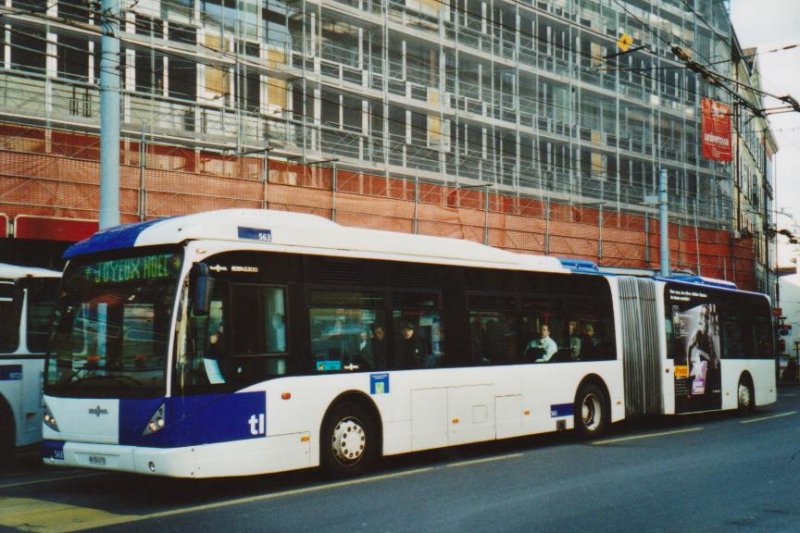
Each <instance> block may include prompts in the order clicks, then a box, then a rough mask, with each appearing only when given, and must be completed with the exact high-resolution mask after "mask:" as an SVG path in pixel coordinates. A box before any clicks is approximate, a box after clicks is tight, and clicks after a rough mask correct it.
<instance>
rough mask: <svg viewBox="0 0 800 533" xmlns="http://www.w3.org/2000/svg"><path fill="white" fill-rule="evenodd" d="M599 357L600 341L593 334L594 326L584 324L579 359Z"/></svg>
mask: <svg viewBox="0 0 800 533" xmlns="http://www.w3.org/2000/svg"><path fill="white" fill-rule="evenodd" d="M600 355H601V354H600V339H599V338H598V337H596V336H595V334H594V326H593V325H591V324H586V325H584V326H583V335H581V359H583V360H592V359H598V358H599V357H600Z"/></svg>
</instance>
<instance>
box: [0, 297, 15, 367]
mask: <svg viewBox="0 0 800 533" xmlns="http://www.w3.org/2000/svg"><path fill="white" fill-rule="evenodd" d="M14 293H15V291H14V284H13V283H11V282H6V281H2V282H0V316H2V317H3V319H2V320H0V353H12V352H15V351H16V350H17V345H18V344H19V314H18V313H19V311H18V309H19V306H18V305H17V303H16V302H15V301H14Z"/></svg>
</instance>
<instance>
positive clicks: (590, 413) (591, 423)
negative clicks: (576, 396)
mask: <svg viewBox="0 0 800 533" xmlns="http://www.w3.org/2000/svg"><path fill="white" fill-rule="evenodd" d="M581 420H583V427H585V428H586V429H588V430H590V431H593V430H595V429H597V427H598V426H599V425H600V399H599V398H598V397H597V396H595V395H594V394H587V395H586V397H585V398H584V399H583V403H582V404H581Z"/></svg>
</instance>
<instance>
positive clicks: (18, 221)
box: [14, 215, 98, 242]
mask: <svg viewBox="0 0 800 533" xmlns="http://www.w3.org/2000/svg"><path fill="white" fill-rule="evenodd" d="M97 229H98V223H97V221H96V220H76V219H70V218H55V217H37V216H32V215H17V216H16V217H14V237H16V238H18V239H45V240H50V241H67V242H77V241H80V240H83V239H85V238H87V237H89V236H90V235H91V234H93V233H94V232H96V231H97Z"/></svg>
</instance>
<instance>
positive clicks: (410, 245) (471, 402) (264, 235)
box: [44, 210, 776, 478]
mask: <svg viewBox="0 0 800 533" xmlns="http://www.w3.org/2000/svg"><path fill="white" fill-rule="evenodd" d="M66 257H67V259H68V264H67V266H66V269H65V271H64V275H63V281H62V286H61V291H60V294H61V298H60V300H59V303H58V307H57V311H56V315H57V317H56V325H55V326H54V327H55V332H54V337H53V342H52V349H51V353H50V356H49V358H48V371H47V382H46V384H45V409H46V412H45V415H44V434H45V446H44V455H45V461H46V463H48V464H53V465H69V466H80V467H89V468H99V469H109V470H120V471H127V472H138V473H143V474H155V475H163V476H176V477H197V478H199V477H213V476H231V475H249V474H259V473H268V472H278V471H287V470H293V469H300V468H307V467H314V466H319V465H321V466H323V467H324V468H325V469H327V470H328V471H330V472H331V473H333V474H336V475H353V474H357V473H360V472H362V471H363V470H364V469H365V468H367V467H368V466H369V465H370V464H371V463H372V462H373V461H374V460H375V459H376V458H378V457H379V456H382V455H383V456H387V455H395V454H401V453H406V452H413V451H417V450H426V449H432V448H440V447H445V446H453V445H459V444H465V443H472V442H479V441H489V440H493V439H505V438H510V437H519V436H523V435H532V434H537V433H545V432H552V431H559V430H568V429H575V430H577V431H578V432H580V433H582V434H584V435H587V436H590V437H594V436H597V435H600V434H601V433H602V432H603V431H604V430H605V429H606V428H607V427H608V425H609V424H610V423H613V422H616V421H619V420H622V419H623V418H625V417H626V416H638V415H647V414H662V413H665V414H673V413H686V412H695V411H699V410H710V409H736V408H740V409H743V410H748V409H751V408H753V407H754V406H756V405H764V404H768V403H771V402H774V401H775V400H776V386H775V373H774V358H773V348H772V335H771V318H770V305H769V301H768V299H767V298H766V297H765V296H763V295H758V294H752V293H745V292H741V291H737V290H735V289H734V288H732V287H728V286H722V287H719V286H713V285H711V284H708V283H706V282H704V281H703V280H660V279H638V278H632V277H613V276H604V275H600V274H584V273H579V272H574V271H572V270H570V269H568V268H565V267H564V266H563V265H562V264H561V262H559V261H558V260H557V259H555V258H550V257H538V256H532V255H521V254H515V253H512V252H508V251H503V250H499V249H495V248H491V247H488V246H483V245H480V244H477V243H474V242H470V241H464V240H456V239H448V238H441V237H432V236H419V235H406V234H399V233H391V232H384V231H375V230H368V229H357V228H345V227H342V226H339V225H337V224H335V223H333V222H331V221H328V220H326V219H323V218H319V217H316V216H310V215H305V214H297V213H289V212H278V211H262V210H223V211H215V212H209V213H201V214H194V215H188V216H181V217H174V218H169V219H163V220H155V221H149V222H144V223H138V224H132V225H126V226H120V227H117V228H112V229H109V230H107V231H103V232H100V233H98V234H96V235H95V236H93V237H91V238H90V239H88V240H86V241H83V242H81V243H78V244H76V245H74V246H73V247H72V248H70V249H69V250H68V251H67V253H66Z"/></svg>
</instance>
